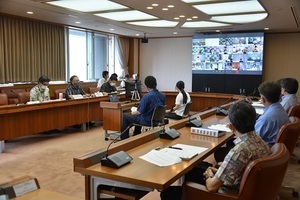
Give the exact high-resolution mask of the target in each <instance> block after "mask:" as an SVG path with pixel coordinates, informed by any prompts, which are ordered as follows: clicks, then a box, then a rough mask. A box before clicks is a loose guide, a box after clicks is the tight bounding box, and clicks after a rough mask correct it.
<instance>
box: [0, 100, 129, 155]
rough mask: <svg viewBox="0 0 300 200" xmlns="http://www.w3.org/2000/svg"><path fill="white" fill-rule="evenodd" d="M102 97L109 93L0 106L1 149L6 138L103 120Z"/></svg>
mask: <svg viewBox="0 0 300 200" xmlns="http://www.w3.org/2000/svg"><path fill="white" fill-rule="evenodd" d="M123 96H124V95H123ZM123 96H121V98H124V97H123ZM101 101H108V97H107V96H104V97H92V98H84V99H77V100H66V101H50V102H44V103H39V104H31V105H9V106H0V127H1V130H0V152H2V151H3V150H4V140H9V139H14V138H17V137H21V136H27V135H32V134H36V133H40V132H44V131H49V130H53V129H59V128H63V127H66V126H72V125H76V124H82V126H83V130H85V124H86V123H87V122H89V121H95V120H102V108H101V107H100V102H101Z"/></svg>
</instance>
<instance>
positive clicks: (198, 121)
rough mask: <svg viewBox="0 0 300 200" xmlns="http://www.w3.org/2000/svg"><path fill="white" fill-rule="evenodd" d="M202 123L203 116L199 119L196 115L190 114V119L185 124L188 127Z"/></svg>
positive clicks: (199, 125)
mask: <svg viewBox="0 0 300 200" xmlns="http://www.w3.org/2000/svg"><path fill="white" fill-rule="evenodd" d="M202 112H203V111H202ZM199 118H200V116H199ZM202 125H203V123H202V121H201V118H200V119H197V118H196V117H194V118H191V116H189V121H188V122H187V123H186V124H185V126H186V127H201V126H202Z"/></svg>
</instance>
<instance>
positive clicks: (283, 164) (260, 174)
mask: <svg viewBox="0 0 300 200" xmlns="http://www.w3.org/2000/svg"><path fill="white" fill-rule="evenodd" d="M271 151H272V153H271V154H270V155H268V156H266V157H264V158H259V159H256V160H254V161H251V162H250V163H249V164H248V165H247V167H246V169H245V172H244V175H243V177H242V180H241V184H240V188H239V192H238V193H233V192H230V191H228V190H222V189H219V191H218V192H216V193H212V192H209V191H208V190H207V189H206V187H205V186H204V185H201V184H198V183H193V182H189V181H187V182H185V183H184V184H183V193H182V199H185V200H194V199H195V200H196V199H197V200H198V199H205V200H253V199H263V200H274V199H276V198H277V195H278V192H279V190H280V187H281V184H282V181H283V179H284V175H285V173H286V170H287V167H288V162H289V157H290V155H289V151H288V150H287V148H286V147H285V145H284V144H282V143H276V144H275V145H274V146H273V147H272V148H271Z"/></svg>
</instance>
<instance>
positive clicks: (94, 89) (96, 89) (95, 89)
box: [89, 87, 100, 94]
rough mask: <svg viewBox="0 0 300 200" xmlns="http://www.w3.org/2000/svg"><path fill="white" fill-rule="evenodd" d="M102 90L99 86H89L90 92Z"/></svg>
mask: <svg viewBox="0 0 300 200" xmlns="http://www.w3.org/2000/svg"><path fill="white" fill-rule="evenodd" d="M99 91H100V88H97V87H89V92H90V94H94V93H96V92H99Z"/></svg>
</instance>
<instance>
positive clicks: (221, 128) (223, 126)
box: [207, 124, 231, 132]
mask: <svg viewBox="0 0 300 200" xmlns="http://www.w3.org/2000/svg"><path fill="white" fill-rule="evenodd" d="M207 128H209V129H214V130H218V131H225V132H231V130H230V128H228V127H227V125H226V124H216V125H211V126H208V127H207Z"/></svg>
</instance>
